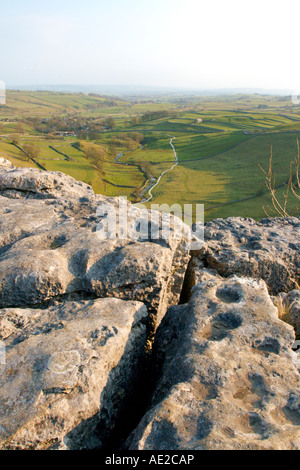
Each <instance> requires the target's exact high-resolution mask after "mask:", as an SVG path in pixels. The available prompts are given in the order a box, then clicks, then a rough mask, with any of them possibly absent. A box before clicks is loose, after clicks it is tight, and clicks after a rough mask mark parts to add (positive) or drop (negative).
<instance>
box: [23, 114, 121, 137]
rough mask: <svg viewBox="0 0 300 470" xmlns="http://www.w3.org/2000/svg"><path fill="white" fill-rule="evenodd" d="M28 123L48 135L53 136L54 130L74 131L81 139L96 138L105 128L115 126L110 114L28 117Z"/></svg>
mask: <svg viewBox="0 0 300 470" xmlns="http://www.w3.org/2000/svg"><path fill="white" fill-rule="evenodd" d="M28 123H29V124H30V125H32V126H33V127H34V129H35V130H36V131H37V132H39V133H41V134H46V135H49V136H50V137H51V136H52V137H53V136H54V133H55V132H74V133H75V134H76V135H77V136H78V137H79V138H80V139H81V140H85V139H87V138H89V139H90V140H96V139H97V138H98V137H99V135H100V133H101V132H103V130H104V129H105V128H110V129H113V128H114V127H115V121H114V119H113V118H112V117H111V116H109V117H107V118H105V119H100V120H95V118H92V117H87V118H86V117H83V116H66V117H61V116H54V117H51V118H49V119H42V118H38V117H34V118H29V119H28Z"/></svg>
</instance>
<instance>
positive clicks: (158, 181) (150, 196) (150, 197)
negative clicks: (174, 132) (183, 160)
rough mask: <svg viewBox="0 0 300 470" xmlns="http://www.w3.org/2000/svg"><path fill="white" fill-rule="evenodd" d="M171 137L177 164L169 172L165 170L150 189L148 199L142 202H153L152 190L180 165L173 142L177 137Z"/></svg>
mask: <svg viewBox="0 0 300 470" xmlns="http://www.w3.org/2000/svg"><path fill="white" fill-rule="evenodd" d="M169 137H171V139H170V145H171V147H172V150H173V153H174V158H175V163H174V165H172V166H171V168H168V169H167V170H164V171H163V172H162V173H161V174H160V175H159V177H158V178H157V180H156V182H155V183H154V184H153V185H151V186H150V188H149V189H148V194H149V197H148V199H143V200H142V201H141V202H149V201H151V199H152V198H153V194H152V190H153V189H154V188H155V187H156V186H157V185H158V184H159V183H160V180H161V179H162V177H163V176H164V175H165V174H166V173H168V172H169V171H172V170H173V169H174V168H175V166H177V165H178V157H177V152H176V149H175V146H174V144H173V140H174V139H176V137H174V136H169Z"/></svg>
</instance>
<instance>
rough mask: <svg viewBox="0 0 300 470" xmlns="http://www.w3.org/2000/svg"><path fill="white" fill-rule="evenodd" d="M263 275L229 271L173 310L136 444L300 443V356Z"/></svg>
mask: <svg viewBox="0 0 300 470" xmlns="http://www.w3.org/2000/svg"><path fill="white" fill-rule="evenodd" d="M294 338H295V335H294V331H293V328H292V327H291V326H290V325H287V324H286V323H284V322H282V321H281V320H279V319H278V316H277V309H276V308H275V307H274V305H273V303H272V300H271V298H270V297H269V294H268V291H267V287H266V284H265V283H264V281H262V280H258V281H257V280H253V279H246V278H241V277H235V276H234V277H231V278H228V279H226V280H223V279H220V278H219V277H215V278H213V276H212V275H211V277H210V279H208V280H206V281H204V282H202V283H200V284H198V285H197V286H196V287H194V289H193V295H192V298H191V300H190V302H189V303H188V304H185V305H181V306H175V307H171V308H170V309H169V311H168V313H167V315H166V316H165V317H164V320H163V321H162V323H161V325H160V327H159V329H158V331H157V336H156V343H155V348H156V359H157V363H161V368H162V372H161V376H160V379H159V381H158V384H157V387H156V390H155V394H154V397H153V402H152V407H151V408H150V410H149V411H148V412H147V414H146V415H145V416H144V418H143V419H142V421H141V422H140V425H139V426H138V428H137V429H136V430H135V432H134V433H133V434H132V435H131V437H130V439H129V440H128V446H129V447H130V448H131V449H146V450H147V449H148V450H153V449H158V450H163V449H188V450H191V449H193V450H197V449H198V450H202V449H298V450H299V449H300V381H299V379H300V374H299V368H300V361H299V359H300V357H299V355H298V354H296V353H294V352H293V351H292V350H291V346H292V344H293V342H294Z"/></svg>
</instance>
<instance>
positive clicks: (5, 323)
mask: <svg viewBox="0 0 300 470" xmlns="http://www.w3.org/2000/svg"><path fill="white" fill-rule="evenodd" d="M147 314H148V313H147V309H146V307H145V306H144V304H142V303H140V302H134V301H123V300H120V299H114V298H105V299H97V300H93V301H81V302H62V303H57V305H54V306H52V307H50V308H48V309H46V310H39V309H29V308H27V309H18V308H8V309H2V310H0V339H1V340H4V341H5V345H6V366H5V368H4V367H3V366H2V369H3V370H2V371H1V372H2V373H1V374H0V448H1V449H49V448H62V449H63V448H76V449H80V448H82V447H84V448H86V447H87V446H90V447H101V445H102V442H101V438H102V437H103V438H106V435H105V433H108V430H110V429H111V428H112V427H113V425H114V422H115V420H116V419H117V415H118V412H119V411H120V408H121V407H122V406H124V402H126V396H128V395H131V394H132V393H133V387H135V386H136V382H137V372H138V371H139V370H140V369H142V367H143V364H144V362H143V361H144V359H145V357H144V355H145V350H144V347H145V341H146V325H145V323H146V317H147ZM99 420H102V423H103V425H104V426H103V430H102V433H101V430H100V431H99V432H96V431H97V430H96V428H97V423H98V422H99ZM77 426H79V429H80V432H78V431H77V430H76V427H77ZM104 431H105V433H104Z"/></svg>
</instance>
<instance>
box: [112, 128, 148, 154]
mask: <svg viewBox="0 0 300 470" xmlns="http://www.w3.org/2000/svg"><path fill="white" fill-rule="evenodd" d="M143 141H144V135H143V134H142V133H140V132H120V133H118V134H115V135H114V136H113V137H112V138H111V139H110V145H111V146H112V147H124V148H125V149H127V150H134V149H136V148H137V146H139V145H141V144H142V143H143Z"/></svg>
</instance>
